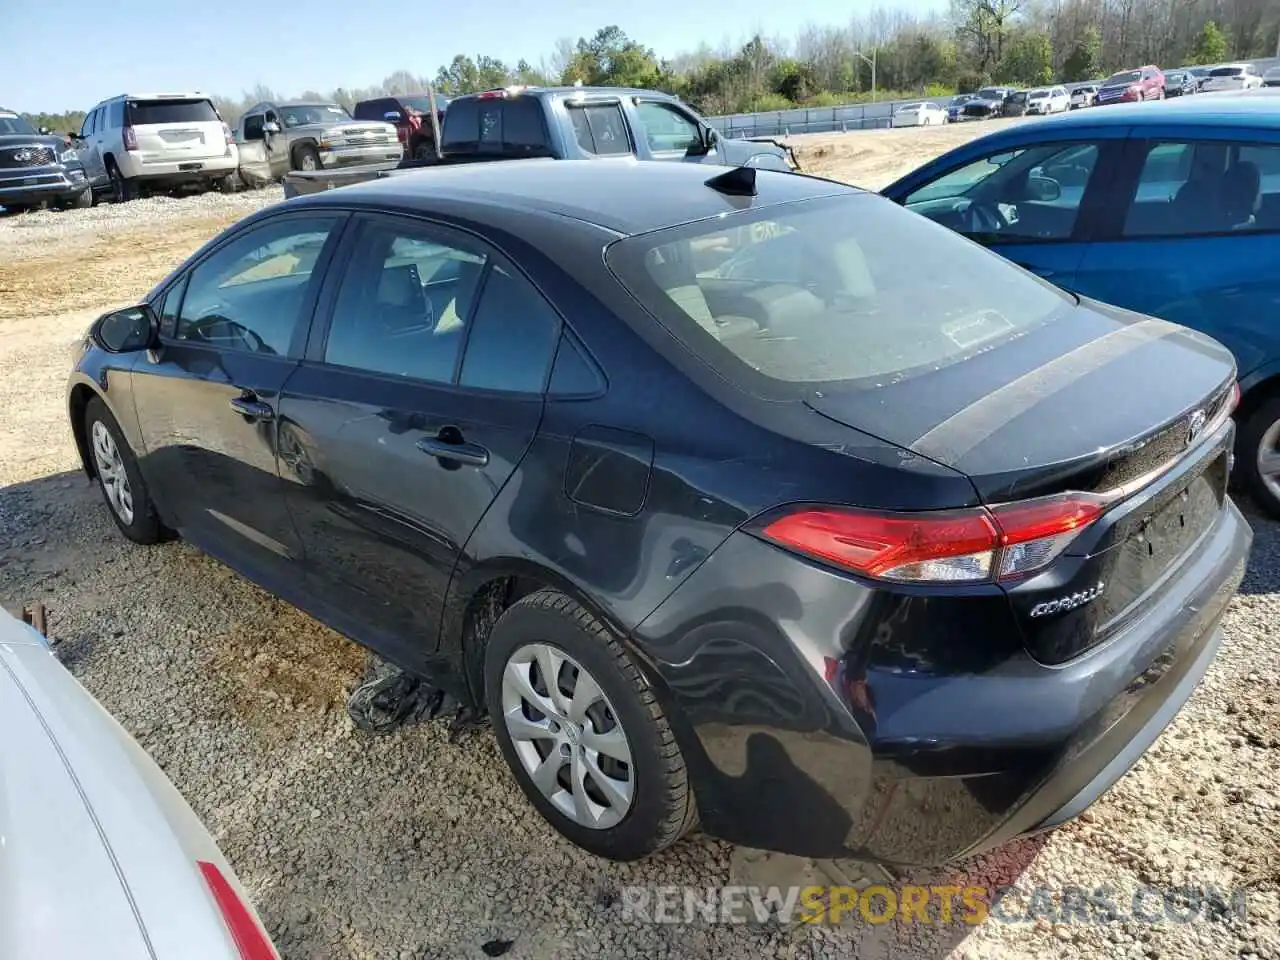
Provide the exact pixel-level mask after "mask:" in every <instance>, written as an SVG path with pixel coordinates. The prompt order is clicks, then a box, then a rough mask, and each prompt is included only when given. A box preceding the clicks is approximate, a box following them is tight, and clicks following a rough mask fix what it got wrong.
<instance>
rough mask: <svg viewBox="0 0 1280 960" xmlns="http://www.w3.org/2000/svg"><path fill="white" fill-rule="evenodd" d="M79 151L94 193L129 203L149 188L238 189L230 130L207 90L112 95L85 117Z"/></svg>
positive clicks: (236, 155) (237, 157) (235, 152)
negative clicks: (194, 185) (196, 186)
mask: <svg viewBox="0 0 1280 960" xmlns="http://www.w3.org/2000/svg"><path fill="white" fill-rule="evenodd" d="M76 152H77V153H78V154H79V156H80V160H81V162H82V163H83V164H84V168H85V173H86V174H87V176H88V177H89V181H90V183H92V184H93V187H94V189H95V190H98V191H101V192H107V191H110V192H111V193H113V194H114V196H115V199H116V200H117V201H125V200H132V199H133V198H134V197H136V196H138V194H139V192H140V190H141V189H142V188H143V187H144V185H148V186H156V187H161V188H170V187H177V186H185V185H190V184H197V185H204V186H206V187H217V188H218V189H220V190H223V191H226V192H230V191H232V190H234V189H235V187H236V180H237V173H236V171H237V168H238V167H239V166H240V154H239V151H238V149H237V148H236V145H235V141H234V139H233V138H232V136H231V129H230V128H229V127H228V126H227V125H226V124H225V123H223V122H222V118H221V117H220V116H218V111H217V109H216V108H215V107H214V105H213V102H212V101H211V100H210V99H209V98H208V97H207V96H205V95H204V94H202V93H138V94H124V95H122V96H119V97H112V98H111V99H110V100H104V101H102V103H100V104H98V105H97V106H96V107H94V108H93V109H92V110H90V111H89V113H88V115H87V116H86V117H85V118H84V126H83V127H81V128H80V136H79V138H78V139H77V142H76Z"/></svg>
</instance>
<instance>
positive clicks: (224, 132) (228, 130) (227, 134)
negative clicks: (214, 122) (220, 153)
mask: <svg viewBox="0 0 1280 960" xmlns="http://www.w3.org/2000/svg"><path fill="white" fill-rule="evenodd" d="M222 135H223V136H224V137H226V139H227V146H230V145H231V144H233V143H235V142H236V140H235V137H233V136H232V135H231V128H230V127H229V126H227V125H226V124H225V123H223V125H222Z"/></svg>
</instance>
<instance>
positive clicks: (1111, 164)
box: [885, 127, 1126, 289]
mask: <svg viewBox="0 0 1280 960" xmlns="http://www.w3.org/2000/svg"><path fill="white" fill-rule="evenodd" d="M1125 129H1126V128H1108V127H1097V128H1092V129H1090V130H1087V131H1085V130H1073V131H1071V134H1072V135H1071V137H1070V139H1062V140H1053V141H1049V142H1044V141H1039V142H1037V140H1036V139H1034V137H1027V138H1025V139H1015V138H1010V139H1009V140H1003V141H1001V143H1000V145H998V146H996V145H988V146H986V147H983V146H982V145H981V144H980V143H979V144H978V145H975V147H973V148H971V149H968V150H964V149H962V150H959V151H956V152H955V153H954V154H953V155H951V156H950V157H949V158H944V160H943V161H942V162H939V163H936V164H933V165H930V166H926V167H925V168H922V170H920V171H917V172H916V173H915V174H912V175H910V176H908V177H906V178H904V179H903V180H900V181H898V183H896V184H894V185H893V186H891V187H890V188H888V189H887V190H886V191H885V194H886V195H887V196H889V197H890V198H891V199H893V200H896V201H897V202H899V203H901V204H903V205H904V206H906V207H907V208H908V209H909V210H913V211H915V212H916V213H920V214H922V215H924V216H926V217H928V218H930V219H931V220H934V221H936V222H938V223H941V224H942V225H944V226H946V227H949V228H950V229H952V230H955V231H956V232H957V233H961V234H963V235H965V236H967V237H969V238H970V239H972V240H975V241H977V242H978V243H981V244H983V245H984V246H986V247H989V248H990V249H991V250H993V251H995V252H996V253H998V254H1000V255H1001V256H1003V257H1007V258H1008V259H1009V260H1012V261H1013V262H1014V263H1016V264H1018V265H1019V266H1021V267H1023V268H1025V269H1027V270H1030V271H1031V272H1032V273H1035V274H1037V275H1038V276H1041V277H1044V278H1045V279H1046V280H1049V281H1050V282H1052V283H1055V284H1057V285H1058V286H1060V287H1065V288H1067V289H1073V284H1074V282H1075V277H1076V270H1077V268H1078V267H1079V265H1080V262H1081V260H1082V259H1083V257H1084V254H1085V250H1086V249H1087V247H1088V244H1089V242H1090V238H1091V235H1092V232H1093V230H1094V229H1095V227H1096V224H1097V218H1098V216H1099V213H1100V206H1099V203H1100V200H1101V198H1102V197H1104V196H1105V195H1106V189H1107V186H1108V185H1109V184H1110V181H1111V178H1112V176H1113V175H1114V170H1115V165H1116V161H1117V159H1118V158H1119V157H1120V155H1121V154H1122V152H1123V148H1124V141H1123V139H1122V138H1123V135H1124V132H1125Z"/></svg>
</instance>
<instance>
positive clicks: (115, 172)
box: [107, 158, 138, 203]
mask: <svg viewBox="0 0 1280 960" xmlns="http://www.w3.org/2000/svg"><path fill="white" fill-rule="evenodd" d="M107 177H108V178H109V179H110V180H111V194H112V199H114V200H115V202H116V203H128V202H129V201H130V200H133V199H135V198H136V197H137V196H138V188H137V187H136V186H135V185H134V184H132V183H130V182H129V179H128V178H127V177H126V176H125V175H124V174H122V173H121V172H120V168H119V167H117V166H116V162H115V160H113V159H111V158H107Z"/></svg>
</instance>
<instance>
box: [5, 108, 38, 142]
mask: <svg viewBox="0 0 1280 960" xmlns="http://www.w3.org/2000/svg"><path fill="white" fill-rule="evenodd" d="M35 132H36V128H35V127H33V126H31V124H29V123H27V121H25V120H23V119H22V118H21V117H20V116H18V115H17V114H16V113H13V112H12V111H9V110H0V137H3V136H8V135H10V134H21V135H22V136H33V135H34V134H35Z"/></svg>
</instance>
